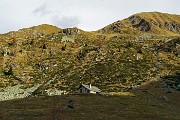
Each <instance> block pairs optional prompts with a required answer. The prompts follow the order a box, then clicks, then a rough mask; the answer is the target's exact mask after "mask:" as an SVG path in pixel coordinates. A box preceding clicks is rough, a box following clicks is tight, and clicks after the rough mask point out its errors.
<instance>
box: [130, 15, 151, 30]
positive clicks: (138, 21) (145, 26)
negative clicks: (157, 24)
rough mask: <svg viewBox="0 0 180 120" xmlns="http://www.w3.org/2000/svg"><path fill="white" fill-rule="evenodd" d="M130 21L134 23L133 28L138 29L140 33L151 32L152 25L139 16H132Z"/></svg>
mask: <svg viewBox="0 0 180 120" xmlns="http://www.w3.org/2000/svg"><path fill="white" fill-rule="evenodd" d="M129 20H130V22H131V23H132V26H133V27H135V28H138V29H139V30H140V31H142V32H148V31H151V26H150V23H149V22H148V21H146V20H145V19H142V18H141V17H139V16H131V17H129Z"/></svg>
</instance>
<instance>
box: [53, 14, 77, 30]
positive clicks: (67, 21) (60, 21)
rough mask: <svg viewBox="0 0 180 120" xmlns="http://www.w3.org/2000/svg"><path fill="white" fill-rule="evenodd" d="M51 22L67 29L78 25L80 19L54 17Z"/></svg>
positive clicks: (74, 17) (75, 17)
mask: <svg viewBox="0 0 180 120" xmlns="http://www.w3.org/2000/svg"><path fill="white" fill-rule="evenodd" d="M52 22H53V24H54V25H56V26H59V27H62V28H69V27H77V26H78V25H79V24H80V19H79V18H78V17H77V16H63V17H59V16H55V17H53V18H52Z"/></svg>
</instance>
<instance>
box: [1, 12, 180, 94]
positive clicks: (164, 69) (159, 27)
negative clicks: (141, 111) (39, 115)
mask: <svg viewBox="0 0 180 120" xmlns="http://www.w3.org/2000/svg"><path fill="white" fill-rule="evenodd" d="M179 36H180V16H179V15H171V14H165V13H158V12H152V13H139V14H135V15H132V16H130V17H129V18H127V19H124V20H122V21H118V22H115V23H113V24H110V25H108V26H106V27H105V28H102V29H100V30H98V31H94V32H86V31H83V30H80V29H78V28H67V29H61V28H57V27H55V26H51V25H46V24H43V25H39V26H34V27H31V28H25V29H21V30H19V31H13V32H9V33H6V34H1V35H0V91H2V92H3V91H4V90H5V88H6V87H7V86H15V85H18V84H21V85H22V87H21V88H23V89H26V88H30V87H33V86H35V85H38V86H39V87H38V88H37V89H36V90H35V91H33V93H32V95H35V96H36V95H46V90H48V89H50V88H53V89H58V90H62V91H66V92H67V93H74V92H75V91H76V88H77V86H78V85H79V84H81V83H84V84H89V83H91V84H93V85H95V86H97V87H99V88H100V89H101V90H102V91H103V92H121V91H127V90H129V89H131V88H134V87H138V86H141V84H144V83H146V82H148V81H156V80H158V79H159V78H160V77H163V76H167V75H175V74H178V73H179V72H180V71H179V70H180V66H179V61H180V58H179V57H180V52H179V47H180V45H179V44H180V37H179ZM177 82H178V83H176V84H174V85H175V86H176V87H175V88H177V89H179V88H178V85H179V81H177Z"/></svg>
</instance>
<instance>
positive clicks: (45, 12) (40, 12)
mask: <svg viewBox="0 0 180 120" xmlns="http://www.w3.org/2000/svg"><path fill="white" fill-rule="evenodd" d="M33 13H34V14H35V15H39V16H41V17H42V16H44V15H48V14H50V13H51V11H50V10H48V6H47V4H46V3H44V4H42V5H41V6H39V7H37V8H36V9H35V10H33Z"/></svg>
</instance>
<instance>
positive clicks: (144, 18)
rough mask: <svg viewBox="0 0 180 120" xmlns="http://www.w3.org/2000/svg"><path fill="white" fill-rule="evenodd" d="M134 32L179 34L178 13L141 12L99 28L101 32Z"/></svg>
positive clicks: (179, 22)
mask: <svg viewBox="0 0 180 120" xmlns="http://www.w3.org/2000/svg"><path fill="white" fill-rule="evenodd" d="M107 31H108V32H110V33H113V32H114V33H123V34H124V33H129V34H132V33H135V34H139V33H141V32H149V33H154V34H164V35H169V36H173V35H179V34H180V15H172V14H167V13H160V12H143V13H138V14H134V15H132V16H130V17H128V18H126V19H124V20H120V21H117V22H115V23H113V24H110V25H108V26H106V27H105V28H103V29H101V30H99V32H101V33H108V32H107Z"/></svg>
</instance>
